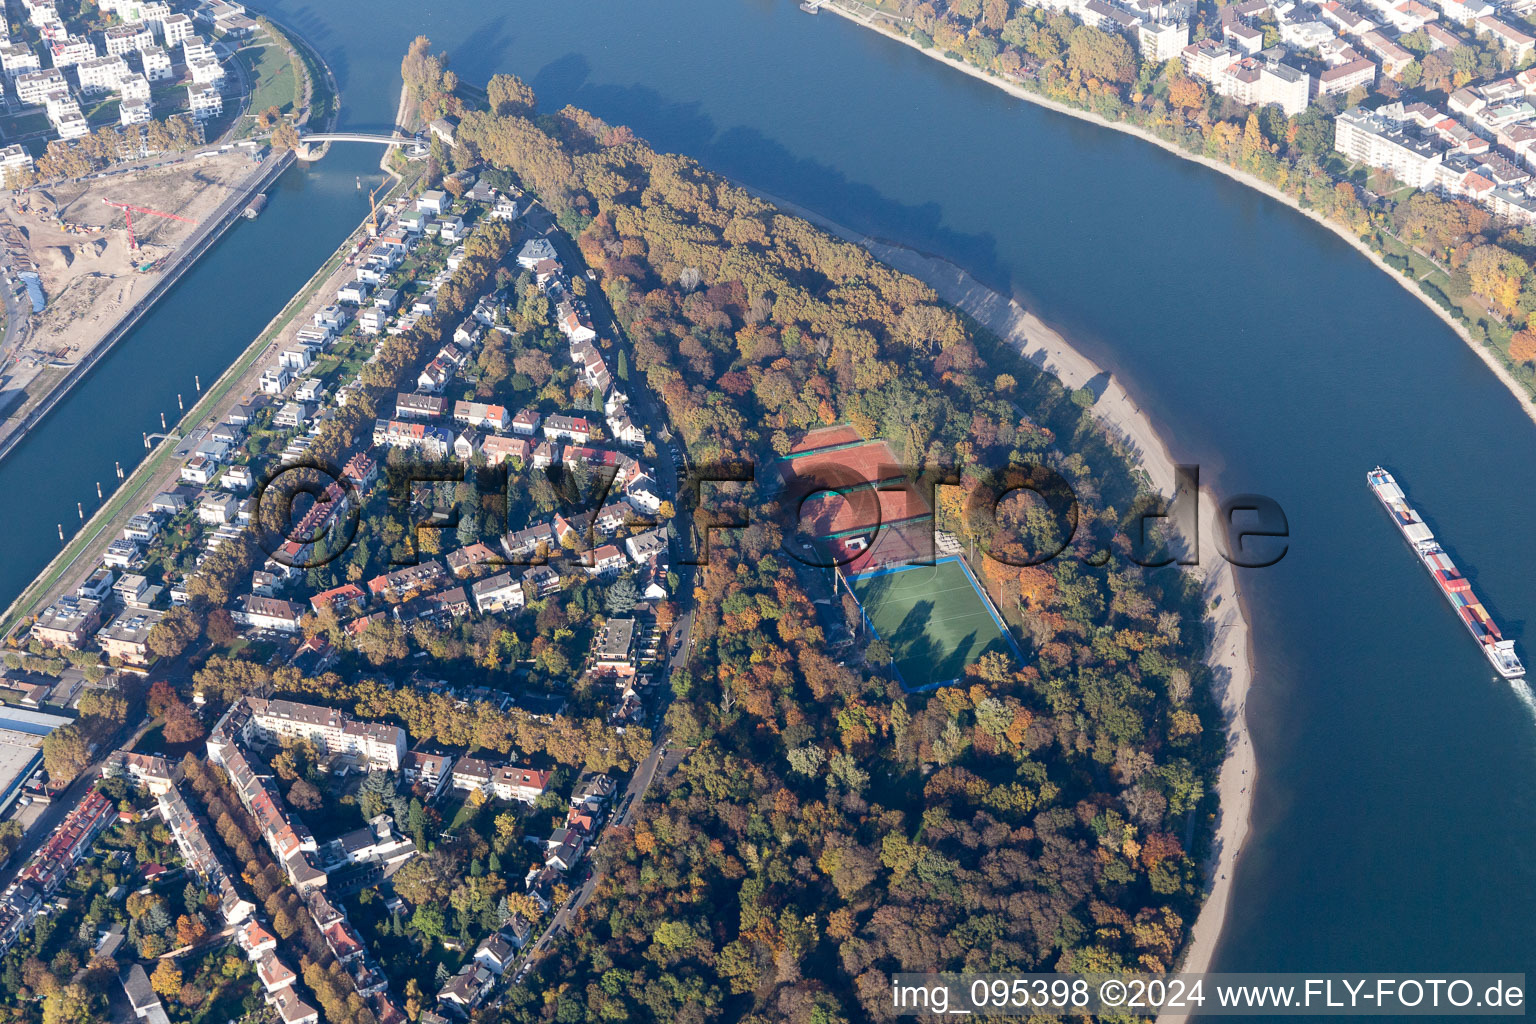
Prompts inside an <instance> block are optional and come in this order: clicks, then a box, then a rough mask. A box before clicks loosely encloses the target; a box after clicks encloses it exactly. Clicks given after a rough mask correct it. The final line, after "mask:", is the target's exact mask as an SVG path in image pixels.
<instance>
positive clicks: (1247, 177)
mask: <svg viewBox="0 0 1536 1024" xmlns="http://www.w3.org/2000/svg"><path fill="white" fill-rule="evenodd" d="M821 9H822V10H823V11H830V12H831V13H833V14H837V15H839V16H841V17H843V18H846V19H848V20H849V21H852V22H853V23H855V24H857V25H863V26H864V27H865V28H869V29H873V30H874V31H876V32H879V33H880V34H881V35H882V36H884V37H885V38H887V39H890V40H893V41H894V42H898V43H902V44H905V45H906V46H910V47H912V48H913V49H914V50H916V51H918V52H919V53H921V54H923V55H924V56H926V57H930V58H932V59H933V60H936V61H940V62H941V63H944V64H947V65H949V66H950V67H952V68H954V69H955V70H956V71H959V72H961V73H962V74H966V75H970V76H971V77H972V78H977V79H980V80H981V81H983V82H986V83H987V84H988V85H991V86H993V87H995V88H998V89H1001V90H1003V91H1004V92H1006V93H1007V94H1008V95H1010V96H1013V97H1016V98H1018V99H1021V100H1024V101H1025V102H1026V103H1033V104H1035V105H1036V106H1041V107H1045V108H1047V109H1049V110H1054V111H1055V112H1056V113H1058V114H1065V115H1066V116H1068V117H1075V118H1077V119H1078V120H1080V121H1088V122H1090V123H1092V124H1096V125H1099V126H1100V127H1102V128H1109V129H1112V130H1114V131H1117V132H1124V133H1125V134H1127V135H1134V136H1136V138H1138V139H1141V140H1142V141H1143V142H1148V143H1151V144H1152V145H1154V146H1157V147H1158V148H1159V149H1164V150H1167V151H1168V152H1170V153H1172V154H1174V155H1175V156H1177V157H1181V158H1182V159H1185V160H1189V161H1191V162H1193V163H1197V164H1200V165H1201V166H1203V167H1207V168H1209V169H1211V170H1213V171H1215V172H1217V173H1218V174H1224V175H1226V176H1227V177H1229V178H1231V179H1232V180H1233V181H1236V182H1240V183H1241V184H1244V185H1247V186H1248V187H1249V188H1251V189H1254V190H1256V191H1258V192H1262V193H1264V194H1265V195H1266V196H1268V197H1269V198H1271V199H1273V200H1275V202H1277V203H1284V204H1285V205H1286V206H1289V207H1290V208H1291V209H1293V210H1295V211H1296V212H1297V213H1299V214H1301V215H1302V216H1304V217H1308V218H1310V219H1311V220H1313V221H1315V222H1317V223H1318V224H1320V225H1322V226H1323V227H1325V228H1327V229H1328V230H1329V231H1331V232H1333V233H1334V234H1335V235H1337V236H1338V237H1339V238H1342V239H1343V240H1344V241H1345V242H1347V243H1349V244H1350V245H1351V246H1352V247H1354V249H1355V251H1357V252H1359V253H1360V255H1362V256H1364V257H1365V258H1366V259H1368V260H1370V261H1371V262H1372V263H1373V264H1375V265H1376V268H1377V269H1378V270H1380V271H1381V272H1382V273H1384V274H1386V275H1387V276H1388V277H1390V278H1391V279H1392V280H1394V281H1396V282H1397V283H1398V284H1399V285H1401V286H1402V287H1403V288H1404V289H1405V290H1406V291H1407V292H1408V293H1409V294H1410V295H1412V296H1413V297H1414V298H1416V299H1418V300H1419V301H1420V302H1422V303H1424V305H1425V306H1427V307H1428V308H1429V309H1430V310H1431V311H1432V312H1433V313H1434V314H1435V315H1436V316H1438V317H1439V318H1440V319H1441V320H1442V321H1444V322H1445V325H1446V326H1447V327H1449V328H1450V329H1451V330H1453V331H1455V332H1456V335H1457V336H1458V337H1459V338H1461V340H1462V341H1464V342H1466V343H1467V345H1468V346H1469V347H1471V349H1472V351H1473V352H1476V353H1477V357H1478V358H1479V359H1481V360H1482V361H1483V362H1484V364H1486V365H1487V367H1488V369H1490V370H1492V371H1493V375H1494V376H1495V377H1497V378H1498V379H1499V382H1500V383H1501V384H1503V385H1504V387H1505V388H1507V389H1508V390H1509V393H1510V394H1512V395H1514V396H1515V399H1516V400H1517V401H1518V402H1519V403H1520V407H1521V408H1522V409H1524V410H1525V414H1526V415H1527V416H1529V417H1530V418H1531V420H1532V421H1533V422H1536V399H1533V398H1532V396H1531V394H1530V392H1528V391H1527V390H1526V389H1525V386H1524V385H1522V384H1521V383H1520V382H1519V381H1518V380H1516V379H1515V377H1514V375H1513V374H1512V373H1510V372H1509V368H1508V367H1506V366H1505V365H1504V364H1503V363H1502V362H1500V361H1499V358H1498V356H1496V355H1495V354H1494V353H1493V352H1490V351H1489V350H1488V347H1487V346H1486V345H1484V344H1483V343H1482V342H1480V341H1478V340H1477V339H1475V338H1473V337H1472V334H1471V332H1470V331H1468V330H1467V328H1466V326H1465V325H1464V324H1462V323H1461V322H1460V321H1459V320H1457V319H1456V318H1455V317H1454V316H1452V315H1451V314H1450V313H1449V312H1447V311H1446V310H1445V309H1443V308H1441V307H1440V306H1438V305H1436V304H1435V302H1434V300H1433V299H1431V298H1430V297H1429V296H1428V295H1426V294H1424V292H1422V291H1420V290H1419V286H1418V285H1417V284H1416V283H1415V282H1414V281H1413V279H1412V278H1409V277H1406V276H1404V275H1403V274H1400V273H1398V272H1397V271H1396V270H1394V269H1392V267H1391V266H1389V265H1388V264H1387V262H1386V261H1385V260H1383V259H1382V258H1381V255H1380V254H1379V253H1377V252H1376V251H1375V250H1374V249H1372V248H1371V247H1370V246H1369V245H1367V244H1366V243H1365V242H1363V241H1362V240H1361V239H1360V238H1359V237H1358V236H1356V235H1353V234H1350V232H1349V231H1348V230H1347V229H1346V228H1344V227H1343V226H1342V225H1340V224H1336V223H1334V222H1333V221H1331V220H1329V219H1327V218H1326V217H1324V216H1323V215H1322V214H1320V213H1318V212H1317V211H1316V210H1309V209H1307V208H1306V207H1303V206H1302V205H1301V204H1300V203H1299V202H1297V201H1296V198H1295V197H1294V196H1291V195H1287V194H1286V193H1285V192H1282V191H1281V190H1280V189H1277V188H1275V187H1274V186H1273V185H1271V184H1270V183H1269V182H1267V181H1265V180H1264V179H1262V178H1258V177H1255V176H1254V175H1252V174H1249V173H1247V172H1246V171H1240V170H1238V169H1237V168H1235V167H1231V166H1228V165H1227V164H1224V163H1221V162H1220V161H1218V160H1212V159H1211V158H1210V157H1207V156H1201V155H1199V154H1197V153H1190V152H1188V151H1187V150H1183V149H1180V148H1179V147H1178V146H1176V145H1174V144H1173V143H1171V142H1169V141H1168V140H1166V139H1161V138H1158V137H1157V136H1156V135H1153V134H1152V133H1151V132H1149V131H1146V130H1145V129H1142V128H1139V127H1137V126H1136V125H1131V124H1125V123H1124V122H1121V121H1111V120H1109V119H1108V118H1104V117H1100V116H1099V115H1098V114H1095V113H1093V112H1091V111H1087V110H1080V109H1078V108H1077V107H1072V106H1068V105H1067V104H1065V103H1058V102H1057V101H1056V100H1053V99H1050V98H1048V97H1045V96H1042V95H1040V94H1039V93H1037V92H1031V91H1030V90H1028V89H1025V88H1024V87H1023V86H1020V85H1016V84H1015V83H1013V82H1010V81H1008V80H1006V79H1004V78H1001V77H999V76H997V75H993V74H988V73H987V72H985V71H982V70H981V69H980V68H977V67H974V66H973V65H970V64H967V63H965V62H964V61H960V60H956V59H954V58H953V57H948V56H945V55H944V54H942V53H939V52H937V51H935V50H931V49H929V48H927V47H924V46H921V45H919V44H918V43H917V42H916V41H915V40H913V39H910V38H908V37H907V36H905V35H899V34H897V33H895V32H891V31H888V30H887V29H886V28H885V27H884V26H882V25H881V24H880V22H879V21H878V20H876V19H871V18H866V17H863V16H861V15H859V14H856V13H854V12H852V11H849V10H845V9H844V8H842V7H841V6H839V5H838V4H837V3H836V2H835V0H827V2H824V3H823V4H822V5H821Z"/></svg>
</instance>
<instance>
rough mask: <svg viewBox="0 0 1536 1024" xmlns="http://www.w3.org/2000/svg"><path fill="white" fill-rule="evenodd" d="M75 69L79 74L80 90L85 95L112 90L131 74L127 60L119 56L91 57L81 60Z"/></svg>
mask: <svg viewBox="0 0 1536 1024" xmlns="http://www.w3.org/2000/svg"><path fill="white" fill-rule="evenodd" d="M75 71H76V72H77V73H78V74H79V75H80V91H81V92H82V93H84V94H85V95H87V96H95V95H98V94H100V93H104V92H114V91H116V89H117V87H118V85H119V84H120V83H121V82H122V81H123V79H125V78H127V77H128V76H129V74H131V72H130V71H129V70H128V62H127V61H125V60H123V58H121V57H93V58H91V59H90V60H88V61H83V62H81V63H80V65H79V66H78V67H76V69H75Z"/></svg>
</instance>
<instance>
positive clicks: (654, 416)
mask: <svg viewBox="0 0 1536 1024" xmlns="http://www.w3.org/2000/svg"><path fill="white" fill-rule="evenodd" d="M525 222H526V223H527V225H528V227H529V229H530V234H536V235H540V236H542V237H544V238H547V239H548V240H549V241H550V243H551V244H552V245H554V247H555V252H556V253H557V254H558V255H559V257H560V262H561V263H562V264H563V265H564V266H565V268H566V270H567V272H568V273H569V274H570V275H571V277H572V278H573V279H574V278H576V277H578V276H582V275H585V273H586V262H585V261H584V260H583V259H582V257H581V253H580V251H579V250H578V249H577V248H576V246H575V245H574V244H573V243H572V241H571V239H569V238H568V237H567V236H566V234H565V232H564V231H561V230H559V228H558V227H557V226H556V225H555V223H554V218H553V217H552V216H550V214H549V211H548V210H546V209H544V208H543V207H542V206H540V205H538V204H537V203H535V204H532V205H530V206H529V208H528V212H527V213H526V215H525ZM585 301H586V304H587V308H588V312H589V313H590V315H591V318H592V325H593V327H594V328H595V329H596V330H597V332H598V334H599V335H600V336H604V337H610V338H612V339H614V349H613V350H614V351H615V352H618V351H623V352H624V353H625V355H626V358H627V359H628V360H629V364H630V365H631V366H633V365H634V352H633V351H632V350H631V349H630V345H629V339H628V337H627V336H626V335H625V334H624V332H623V330H622V329H621V328H620V327H619V324H618V321H617V319H616V318H615V317H614V315H613V309H612V308H611V307H610V306H609V305H608V301H607V297H606V296H605V295H603V293H602V289H600V288H589V289H588V290H587V294H586V296H585ZM625 384H627V382H618V381H616V382H615V386H616V387H618V388H620V389H621V390H624V393H625V394H627V395H629V397H630V401H631V408H632V411H633V413H634V414H635V416H634V418H635V419H636V420H637V421H638V422H639V423H640V424H642V426H643V429H644V430H645V432H646V435H647V436H648V437H650V438H652V439H653V440H654V441H655V443H656V449H657V458H656V460H655V463H654V466H653V471H654V474H655V478H656V484H657V486H658V487H659V488H660V490H661V493H662V494H663V495H667V496H669V498H671V499H675V498H676V496H677V488H678V465H677V463H675V462H674V461H673V460H672V458H671V457H670V456H668V454H667V451H668V448H669V447H670V446H671V445H672V444H676V445H679V446H680V445H681V442H680V441H676V440H674V441H672V442H670V443H667V442H663V441H662V440H661V436H660V431H659V430H658V429H657V428H658V426H659V425H661V424H665V423H666V417H665V415H664V410H663V409H662V408H661V406H660V404H659V403H658V402H657V400H656V398H655V396H654V395H652V394H651V393H650V389H648V388H646V387H644V386H643V385H640V386H637V387H636V388H634V389H633V392H631V390H630V389H628V388H626V387H625ZM668 433H669V436H670V435H671V432H670V431H669V432H668ZM678 577H679V582H678V587H677V593H675V594H674V595H673V600H674V603H675V604H677V605H679V606H681V607H682V608H683V610H682V611H681V612H680V613H679V614H678V616H677V620H676V621H675V622H674V623H673V625H672V630H671V632H670V633H669V634H668V636H667V638H666V640H665V641H664V646H663V650H665V651H667V658H666V662H665V665H666V671H665V673H664V674H663V676H662V678H661V680H660V681H659V685H658V686H657V688H656V693H657V697H658V700H657V704H656V706H655V707H653V708H651V709H650V712H651V720H652V722H653V726H652V736H653V743H652V745H651V750H650V753H649V754H647V755H646V757H645V760H644V761H642V762H640V764H639V765H637V766H636V767H635V771H634V774H633V775H632V776H631V777H630V780H629V785H628V786H626V787H625V789H624V794H623V795H622V796H621V797H619V798H618V803H617V804H616V805H615V811H614V817H613V820H612V821H611V822H610V823H609V825H608V826H606V827H605V831H606V828H607V827H613V826H619V827H627V826H628V825H629V823H630V822H631V821H633V820H634V817H635V815H636V814H637V813H638V812H639V808H640V805H641V804H642V803H644V801H645V797H646V794H647V792H648V791H649V790H650V788H651V784H652V783H653V782H654V781H655V780H656V778H657V777H658V775H659V776H661V777H663V778H665V777H666V776H667V775H669V774H670V773H671V772H672V771H673V770H674V769H676V768H677V766H678V765H679V764H680V763H682V761H683V759H684V758H685V757H687V756H688V754H689V753H690V750H688V749H686V748H685V749H681V750H674V749H671V748H669V747H668V746H667V729H666V724H665V722H664V715H665V713H666V706H667V704H668V703H669V701H670V697H671V689H670V680H671V676H672V673H673V672H675V671H676V670H678V669H679V668H682V667H683V666H684V665H686V664H687V662H688V655H689V653H690V651H691V650H692V646H693V637H692V630H693V610H692V608H691V607H690V605H691V604H692V600H693V569H692V567H690V566H679V567H678ZM601 843H602V838H601V834H599V839H598V841H597V843H596V844H594V849H595V848H596V846H598V845H601ZM590 856H591V854H590V853H589V854H588V858H590ZM597 882H598V877H597V875H596V873H593V874H592V875H591V876H590V877H589V878H587V879H586V880H585V881H584V882H583V883H582V884H581V886H580V887H579V888H578V889H577V890H576V892H575V893H574V894H573V895H572V896H571V897H570V898H569V899H568V900H566V902H565V903H564V904H563V905H562V906H561V907H559V908H558V909H557V910H556V911H555V916H554V917H553V918H552V919H551V920H550V923H549V927H548V928H546V929H545V931H544V934H543V935H541V936H539V938H538V941H536V942H534V943H533V945H531V946H529V947H528V948H527V949H526V950H524V951H523V954H522V955H521V956H520V957H518V959H517V960H516V961H514V962H513V964H512V965H511V966H510V967H509V968H508V969H507V972H506V973H507V975H508V976H509V977H511V979H512V982H513V984H517V983H519V982H521V981H522V979H523V978H524V977H526V976H527V973H528V972H529V971H530V970H531V969H532V968H533V967H534V966H535V961H536V960H537V959H538V957H539V956H540V954H542V953H543V952H544V951H545V950H547V949H548V948H549V946H550V944H551V943H553V942H554V940H555V938H556V937H557V936H558V935H559V934H560V931H561V930H562V929H563V928H565V927H566V926H567V925H568V924H569V923H570V922H571V920H572V919H573V918H574V917H575V916H576V915H577V914H578V913H579V912H580V911H581V908H582V907H584V906H586V905H587V902H588V901H589V900H591V898H592V894H593V892H595V891H596V889H597Z"/></svg>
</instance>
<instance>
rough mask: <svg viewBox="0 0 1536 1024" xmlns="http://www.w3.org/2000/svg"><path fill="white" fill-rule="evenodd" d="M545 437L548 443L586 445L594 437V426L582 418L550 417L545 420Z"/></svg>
mask: <svg viewBox="0 0 1536 1024" xmlns="http://www.w3.org/2000/svg"><path fill="white" fill-rule="evenodd" d="M544 437H545V439H546V440H548V441H571V442H573V443H575V444H586V443H587V441H588V440H590V439H591V437H592V425H591V424H590V423H588V422H587V420H586V419H585V418H584V417H581V416H550V417H548V418H546V419H545V420H544Z"/></svg>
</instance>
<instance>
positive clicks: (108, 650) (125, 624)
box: [96, 608, 164, 665]
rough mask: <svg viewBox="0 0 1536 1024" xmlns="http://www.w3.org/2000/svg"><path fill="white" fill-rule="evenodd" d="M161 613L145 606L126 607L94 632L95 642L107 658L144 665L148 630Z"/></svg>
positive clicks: (128, 663)
mask: <svg viewBox="0 0 1536 1024" xmlns="http://www.w3.org/2000/svg"><path fill="white" fill-rule="evenodd" d="M163 615H164V613H163V612H157V611H152V610H150V609H147V608H129V609H126V610H125V611H123V612H122V613H120V614H119V615H118V616H117V618H115V619H113V620H112V621H111V622H110V623H109V624H108V625H107V626H106V627H105V628H103V629H102V630H101V631H100V632H99V633H97V634H96V642H97V643H99V644H100V645H101V649H102V651H103V652H105V654H106V655H107V657H109V658H119V659H121V660H122V662H123V664H125V665H146V664H148V663H149V660H150V655H149V631H150V630H151V629H154V628H155V624H156V623H158V622H159V621H160V619H161V617H162V616H163Z"/></svg>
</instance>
